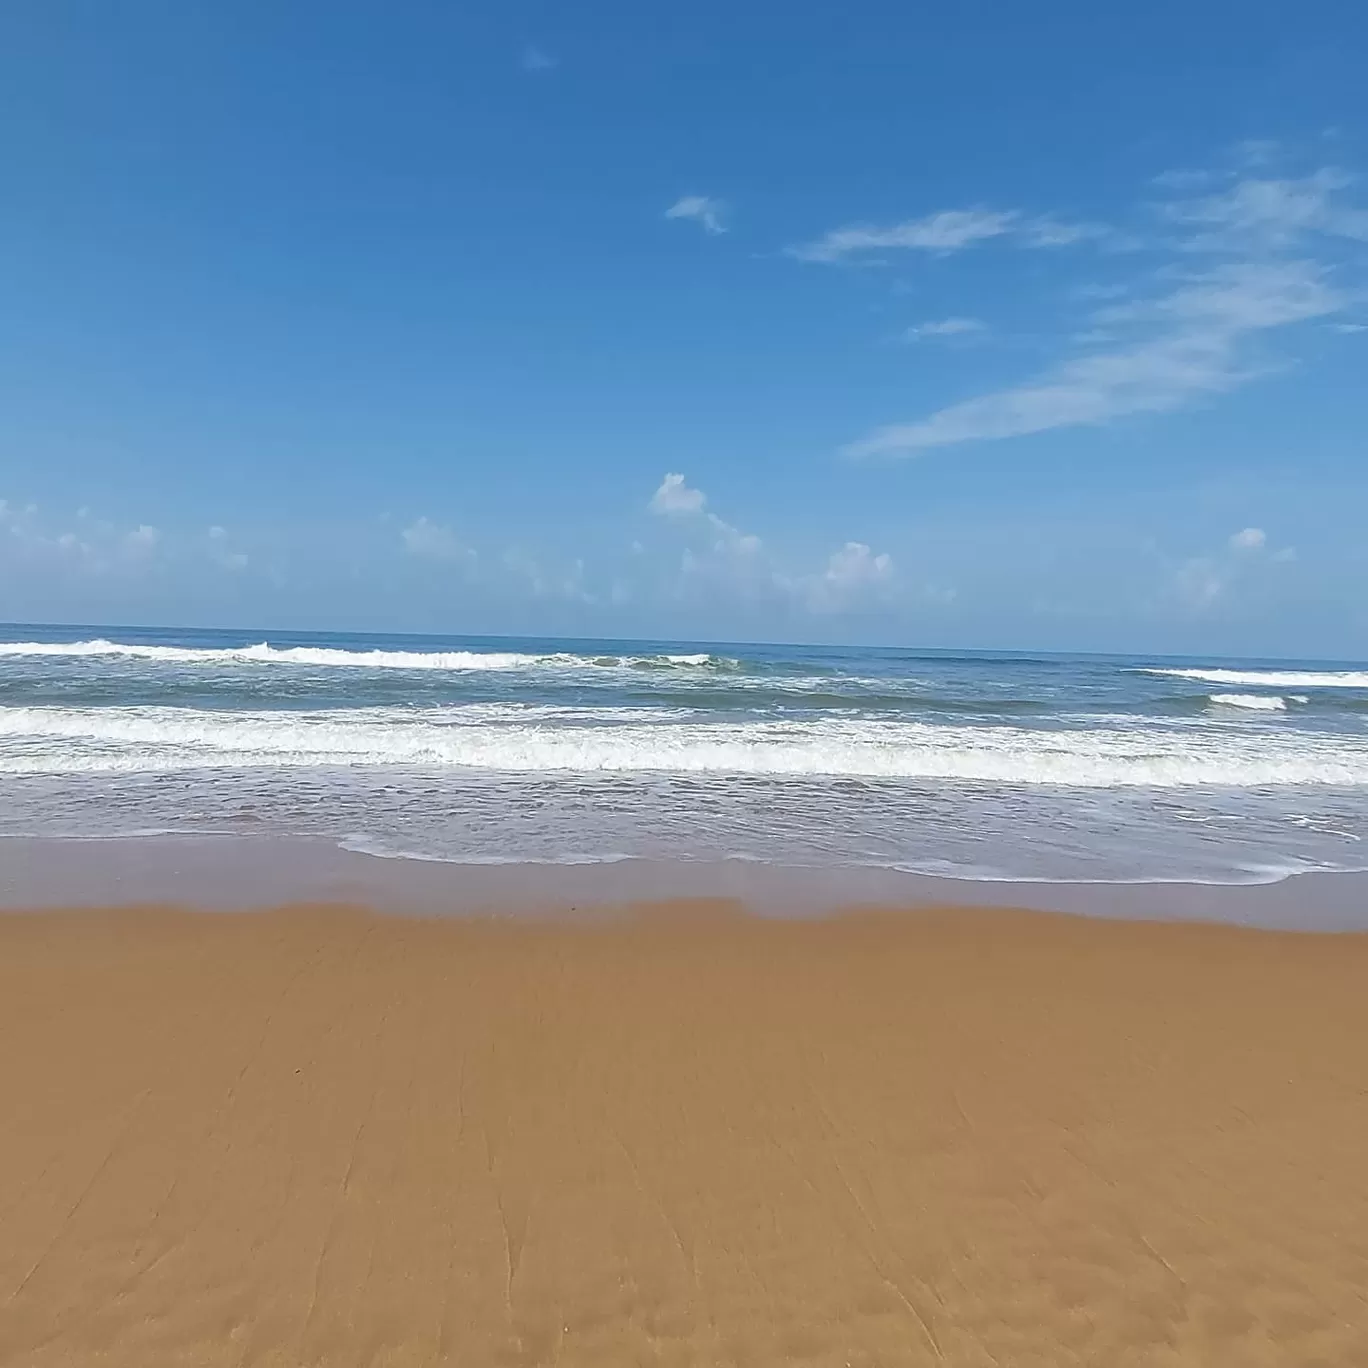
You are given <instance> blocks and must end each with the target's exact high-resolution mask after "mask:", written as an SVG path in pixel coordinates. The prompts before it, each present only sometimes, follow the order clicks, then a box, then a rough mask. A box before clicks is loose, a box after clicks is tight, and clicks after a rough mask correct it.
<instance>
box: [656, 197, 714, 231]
mask: <svg viewBox="0 0 1368 1368" xmlns="http://www.w3.org/2000/svg"><path fill="white" fill-rule="evenodd" d="M726 213H727V206H726V205H725V204H723V202H722V201H721V200H719V199H714V198H713V197H712V196H711V195H681V196H680V198H679V199H677V200H675V202H674V203H673V204H672V205H670V207H669V208H668V209H667V210H666V211H665V217H666V218H667V219H688V220H691V221H692V222H694V223H697V224H698V225H699V226H700V227H702V229H703V231H704V232H705V233H725V232H726V231H727V225H726V222H725V218H726Z"/></svg>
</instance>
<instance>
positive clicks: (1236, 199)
mask: <svg viewBox="0 0 1368 1368" xmlns="http://www.w3.org/2000/svg"><path fill="white" fill-rule="evenodd" d="M1350 183H1351V181H1350V179H1349V178H1348V177H1346V176H1345V175H1344V174H1343V173H1340V172H1328V171H1322V172H1318V173H1316V174H1315V175H1313V176H1309V177H1306V178H1303V179H1302V180H1282V181H1274V180H1266V179H1252V178H1248V177H1246V178H1243V179H1240V180H1237V181H1235V182H1234V183H1233V184H1227V185H1226V186H1225V188H1223V189H1222V190H1221V191H1220V192H1219V193H1216V194H1202V195H1189V196H1187V197H1185V198H1179V199H1175V200H1171V201H1169V202H1167V203H1165V204H1163V205H1160V206H1158V208H1159V215H1160V218H1161V219H1162V221H1163V223H1164V224H1166V225H1168V226H1169V227H1170V229H1172V228H1173V227H1176V228H1177V229H1178V236H1177V238H1176V239H1173V240H1170V241H1169V242H1168V244H1167V245H1168V247H1169V249H1170V252H1171V256H1170V260H1169V261H1168V263H1166V264H1165V265H1164V266H1162V267H1160V268H1159V269H1158V270H1155V269H1153V267H1152V266H1151V268H1150V270H1149V272H1148V274H1147V275H1145V276H1141V277H1138V278H1137V279H1135V280H1134V281H1132V282H1130V284H1129V285H1128V286H1127V287H1126V294H1127V299H1126V302H1125V303H1122V304H1108V305H1105V306H1102V307H1097V308H1095V309H1094V310H1093V311H1092V312H1091V313H1090V314H1089V316H1088V322H1089V325H1090V326H1089V327H1088V328H1086V329H1084V330H1082V331H1076V332H1075V333H1074V334H1073V347H1072V349H1071V351H1070V352H1069V353H1066V355H1065V356H1064V357H1063V358H1062V359H1060V360H1059V361H1058V362H1056V363H1055V365H1054V366H1053V367H1051V368H1050V369H1047V370H1045V371H1043V372H1042V373H1040V374H1039V375H1037V376H1035V377H1033V378H1031V379H1028V380H1026V381H1024V382H1022V383H1021V384H1017V385H1012V386H1008V387H1006V388H1004V389H1000V390H995V391H992V392H990V393H987V394H983V395H980V396H977V397H975V398H972V399H968V400H964V401H962V402H960V403H956V404H951V405H948V406H947V407H945V408H941V409H938V410H935V411H933V412H932V413H930V414H929V415H927V416H926V417H923V418H918V419H915V420H913V421H911V422H904V423H895V424H890V425H887V426H884V427H881V428H878V429H876V430H875V431H873V432H871V433H869V434H868V435H867V436H865V437H863V438H860V439H859V440H858V441H855V442H852V443H850V444H849V446H848V447H847V448H846V451H847V453H848V454H850V455H854V456H877V455H883V456H911V455H916V454H917V453H919V452H922V451H926V450H929V449H931V448H934V447H944V446H951V445H954V444H957V443H961V442H971V441H988V440H999V439H1003V438H1008V437H1018V436H1025V435H1028V434H1032V433H1040V432H1047V431H1051V430H1054V429H1058V428H1068V427H1078V426H1085V425H1097V424H1102V423H1107V422H1110V421H1112V420H1114V419H1117V418H1122V417H1126V416H1128V415H1133V414H1140V413H1164V412H1171V411H1173V410H1177V409H1181V408H1184V407H1186V406H1188V405H1190V404H1192V403H1196V402H1199V401H1200V400H1202V399H1204V398H1208V397H1211V396H1214V395H1219V394H1222V393H1226V392H1228V391H1231V390H1234V389H1237V388H1239V387H1240V386H1241V385H1244V384H1247V383H1249V382H1250V381H1251V380H1254V379H1256V378H1258V377H1259V376H1263V375H1267V374H1269V373H1271V372H1274V371H1277V370H1281V369H1284V368H1285V366H1286V364H1287V363H1286V362H1285V361H1284V360H1282V359H1280V358H1277V357H1273V356H1270V355H1268V354H1267V353H1266V351H1264V350H1263V349H1262V348H1260V347H1259V346H1258V345H1257V341H1258V339H1259V338H1261V337H1263V336H1265V335H1267V334H1270V333H1272V332H1274V331H1276V330H1278V329H1284V328H1288V327H1290V326H1292V325H1295V324H1298V323H1305V322H1310V321H1315V320H1321V321H1327V322H1328V321H1331V320H1333V319H1334V318H1335V316H1336V315H1338V314H1341V313H1342V312H1343V311H1344V310H1345V309H1347V308H1348V307H1349V306H1350V304H1351V303H1353V302H1354V298H1355V295H1354V293H1353V291H1352V290H1351V289H1350V288H1349V287H1348V286H1346V284H1345V283H1344V281H1343V278H1342V271H1341V270H1340V266H1341V265H1342V263H1340V262H1338V261H1337V260H1334V259H1327V258H1326V257H1325V255H1324V254H1323V253H1321V252H1319V251H1318V250H1317V247H1316V244H1317V242H1318V241H1321V240H1324V239H1326V238H1338V239H1340V240H1341V241H1342V242H1348V243H1351V244H1352V243H1357V242H1358V241H1361V240H1368V215H1366V214H1365V212H1364V211H1363V210H1360V209H1357V208H1355V207H1352V206H1350V205H1347V204H1345V203H1343V202H1342V200H1341V199H1340V198H1339V196H1340V193H1341V192H1342V191H1343V190H1345V189H1347V188H1348V186H1349V185H1350ZM1200 253H1205V254H1207V255H1209V256H1211V257H1214V258H1215V260H1214V261H1212V262H1211V263H1210V264H1209V265H1205V266H1204V267H1202V268H1200V269H1193V268H1194V265H1195V262H1194V259H1193V258H1194V254H1200Z"/></svg>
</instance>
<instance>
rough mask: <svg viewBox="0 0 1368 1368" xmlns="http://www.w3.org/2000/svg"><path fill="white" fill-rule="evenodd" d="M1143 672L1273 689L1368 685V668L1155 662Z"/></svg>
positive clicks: (1200, 681)
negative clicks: (1204, 666)
mask: <svg viewBox="0 0 1368 1368" xmlns="http://www.w3.org/2000/svg"><path fill="white" fill-rule="evenodd" d="M1141 673H1142V674H1151V675H1166V676H1167V677H1169V678H1170V679H1191V680H1195V681H1197V682H1198V683H1201V684H1252V685H1254V686H1256V687H1258V686H1262V687H1264V688H1269V689H1368V670H1218V669H1212V670H1207V669H1200V670H1199V669H1178V668H1176V667H1175V668H1173V669H1168V668H1161V667H1160V666H1157V665H1151V666H1146V667H1145V668H1144V669H1143V670H1142V671H1141Z"/></svg>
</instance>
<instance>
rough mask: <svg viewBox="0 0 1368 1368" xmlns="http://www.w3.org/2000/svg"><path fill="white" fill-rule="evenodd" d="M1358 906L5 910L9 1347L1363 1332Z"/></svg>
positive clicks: (648, 1350) (504, 1350) (1182, 1359)
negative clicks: (1349, 913) (1120, 912)
mask: <svg viewBox="0 0 1368 1368" xmlns="http://www.w3.org/2000/svg"><path fill="white" fill-rule="evenodd" d="M1366 985H1368V936H1361V935H1293V934H1284V933H1275V932H1268V931H1254V930H1247V929H1238V928H1234V927H1218V926H1204V925H1181V924H1161V923H1133V922H1120V921H1107V920H1089V919H1082V918H1070V917H1063V916H1050V915H1042V914H1025V913H1011V912H1003V911H991V912H984V911H979V912H975V911H971V910H967V909H964V908H957V909H951V910H946V911H941V912H937V911H912V912H900V913H887V914H875V913H861V914H859V915H851V916H847V917H843V918H828V919H818V920H807V921H776V920H762V919H757V918H750V917H745V916H742V915H740V914H738V913H736V912H735V911H734V910H729V909H727V908H726V907H723V906H719V905H706V906H705V905H692V906H676V907H672V908H656V909H651V910H646V911H642V912H640V913H638V914H635V915H630V916H628V915H622V914H615V915H612V916H605V917H603V918H600V919H598V920H597V921H584V922H579V923H576V924H568V923H564V922H562V923H555V922H547V921H526V920H524V921H518V920H503V921H498V922H493V921H479V920H462V919H428V920H422V919H415V918H405V917H396V916H388V917H380V916H374V915H368V914H365V913H361V912H356V911H348V910H344V909H337V908H313V909H309V908H296V909H287V910H283V911H277V912H270V913H251V914H238V915H223V914H208V913H195V914H187V913H175V912H167V911H157V910H142V911H133V910H127V909H124V910H118V911H104V912H46V913H42V914H35V915H21V914H6V915H3V916H0V1098H3V1099H4V1105H3V1108H0V1363H2V1364H5V1365H9V1364H15V1365H19V1364H22V1365H25V1368H27V1366H28V1365H34V1368H43V1366H45V1365H59V1364H60V1365H73V1364H80V1365H85V1364H99V1365H106V1366H107V1368H125V1366H127V1368H148V1366H149V1365H162V1364H167V1365H225V1368H226V1366H227V1365H248V1364H254V1365H272V1366H274V1365H294V1364H305V1363H308V1364H328V1365H333V1364H336V1365H343V1364H346V1365H360V1364H375V1365H409V1364H413V1365H418V1364H437V1363H452V1364H458V1363H459V1364H472V1365H499V1364H506V1365H521V1364H536V1363H541V1364H547V1365H551V1364H556V1365H564V1368H570V1366H571V1365H586V1366H588V1365H593V1366H594V1368H607V1366H610V1365H615V1364H638V1363H642V1364H646V1363H650V1364H655V1363H662V1364H689V1363H698V1364H748V1365H768V1364H780V1363H783V1364H788V1363H792V1364H812V1365H833V1366H835V1368H840V1366H841V1365H846V1364H851V1365H874V1364H881V1365H890V1364H953V1365H976V1366H977V1365H983V1366H984V1368H992V1366H993V1365H999V1366H1000V1368H1009V1366H1010V1368H1022V1366H1024V1365H1040V1368H1047V1366H1048V1368H1058V1366H1059V1365H1067V1364H1089V1365H1092V1364H1096V1365H1100V1366H1101V1365H1105V1366H1106V1368H1117V1366H1119V1365H1164V1366H1165V1368H1172V1366H1176V1365H1198V1364H1201V1365H1220V1366H1221V1368H1226V1366H1227V1365H1240V1368H1255V1366H1259V1365H1268V1366H1269V1368H1272V1365H1277V1366H1278V1368H1288V1366H1289V1365H1312V1364H1318V1365H1336V1366H1338V1365H1348V1364H1353V1363H1368V1301H1366V1300H1365V1293H1364V1290H1363V1289H1365V1288H1368V1164H1365V1162H1364V1156H1365V1155H1368V1049H1365V1041H1368V987H1366Z"/></svg>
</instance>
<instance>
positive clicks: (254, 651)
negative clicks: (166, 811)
mask: <svg viewBox="0 0 1368 1368" xmlns="http://www.w3.org/2000/svg"><path fill="white" fill-rule="evenodd" d="M5 656H8V657H43V656H48V657H61V656H65V657H74V658H82V659H84V658H90V657H112V658H121V659H125V660H149V661H160V662H162V663H164V664H168V665H302V666H310V667H316V668H323V669H334V668H336V669H348V668H349V669H364V670H527V669H536V668H539V667H556V666H561V667H569V668H573V669H592V668H635V669H671V668H680V667H683V668H692V669H714V670H734V669H738V668H740V665H741V662H740V661H738V660H734V659H732V658H731V657H729V656H715V655H710V654H709V653H708V652H706V651H697V652H690V653H687V654H682V655H665V654H662V655H602V654H597V655H578V654H575V653H572V652H555V653H552V654H549V655H532V654H527V653H523V652H518V651H382V650H369V651H350V650H345V649H342V648H339V647H331V646H272V645H270V644H268V643H267V642H264V641H263V642H259V643H257V644H256V645H252V646H231V647H194V646H149V645H141V644H138V643H134V642H118V641H107V640H105V639H104V638H103V637H100V638H96V639H95V640H93V641H6V642H0V657H5Z"/></svg>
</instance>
